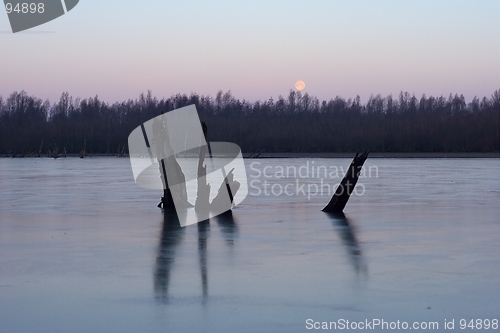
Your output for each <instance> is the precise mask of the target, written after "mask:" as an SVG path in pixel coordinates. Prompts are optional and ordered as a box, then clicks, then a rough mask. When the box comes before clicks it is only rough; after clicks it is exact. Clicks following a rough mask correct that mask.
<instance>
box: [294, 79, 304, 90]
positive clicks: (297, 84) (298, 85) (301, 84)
mask: <svg viewBox="0 0 500 333" xmlns="http://www.w3.org/2000/svg"><path fill="white" fill-rule="evenodd" d="M305 87H306V84H305V83H304V81H302V80H299V81H297V82H295V89H297V90H298V91H301V90H304V88H305Z"/></svg>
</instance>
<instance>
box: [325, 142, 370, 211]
mask: <svg viewBox="0 0 500 333" xmlns="http://www.w3.org/2000/svg"><path fill="white" fill-rule="evenodd" d="M367 158H368V152H364V153H362V154H361V155H359V153H356V156H354V159H353V160H352V162H351V165H349V168H348V169H347V172H346V174H345V176H344V179H342V181H341V182H340V184H339V186H338V187H337V190H336V191H335V194H334V195H333V197H332V199H331V200H330V202H329V203H328V205H326V207H325V208H323V211H324V212H332V213H340V212H342V211H343V210H344V207H345V205H346V204H347V201H348V200H349V197H350V196H351V193H352V192H353V191H354V186H356V183H357V181H358V177H359V174H360V172H361V168H362V167H363V164H364V163H365V161H366V159H367Z"/></svg>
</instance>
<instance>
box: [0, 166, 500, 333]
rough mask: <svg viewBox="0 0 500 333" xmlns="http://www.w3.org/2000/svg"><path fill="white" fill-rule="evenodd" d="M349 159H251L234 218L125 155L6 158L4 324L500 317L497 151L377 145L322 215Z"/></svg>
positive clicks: (211, 328)
mask: <svg viewBox="0 0 500 333" xmlns="http://www.w3.org/2000/svg"><path fill="white" fill-rule="evenodd" d="M350 161H351V159H334V158H332V159H305V158H290V159H251V160H246V165H247V177H248V181H249V187H248V191H249V194H248V196H247V198H246V199H245V200H244V201H243V202H242V203H241V204H240V205H239V206H238V207H236V208H235V209H234V210H233V213H232V216H222V217H218V218H213V219H211V220H210V221H209V223H200V224H196V225H191V226H187V227H185V228H180V227H179V226H178V225H177V224H176V223H174V222H175V221H174V222H172V219H171V217H169V216H168V214H167V216H166V217H165V216H164V213H162V212H161V211H160V210H159V209H158V208H156V204H157V203H158V201H159V198H160V196H161V193H160V192H158V191H148V190H144V189H141V188H139V187H138V186H137V185H136V184H135V183H134V180H133V177H132V171H131V167H130V162H129V160H128V159H119V158H86V159H83V160H82V159H79V158H67V159H58V160H54V159H48V158H41V159H40V158H39V159H32V158H29V159H10V158H2V159H0V189H1V192H0V332H120V333H123V332H309V331H311V330H308V328H311V325H312V326H313V327H314V322H324V321H325V322H328V323H330V322H337V321H340V320H342V319H344V320H349V322H351V324H352V322H355V323H357V324H358V323H359V322H363V323H365V322H366V321H372V320H373V319H379V320H380V321H382V320H384V321H386V322H396V321H398V320H399V321H400V322H407V323H408V324H409V325H410V326H411V325H413V324H414V323H415V322H416V323H418V324H420V325H422V326H421V327H423V325H430V324H428V323H430V322H437V323H438V324H439V327H438V329H435V330H433V331H449V330H445V329H444V328H445V327H444V325H445V322H447V323H450V322H452V320H454V325H455V329H456V330H460V329H459V328H460V320H461V319H465V320H466V322H467V324H469V322H470V320H471V319H474V320H476V319H481V320H483V321H484V320H489V321H492V322H491V323H493V320H495V319H496V320H497V323H498V320H499V319H500V279H499V276H500V242H499V238H500V219H499V216H500V159H370V158H368V160H367V161H366V163H365V166H364V170H365V174H364V176H365V177H364V178H361V179H360V180H359V182H358V187H357V189H358V194H359V195H355V196H353V197H351V199H350V201H349V203H348V204H347V207H346V209H345V217H339V216H331V215H327V214H325V213H323V212H322V211H321V209H322V208H323V207H324V206H325V205H326V204H327V203H328V201H329V199H330V196H331V193H332V191H333V189H334V187H333V185H335V184H336V183H338V182H339V181H340V179H341V177H342V174H341V172H342V170H345V169H346V168H347V167H348V165H349V163H350ZM287 167H288V169H287ZM293 167H295V170H296V171H297V172H296V174H293V170H294V168H293ZM301 167H302V169H300V168H301ZM341 167H342V169H341ZM314 168H316V169H314ZM325 170H326V171H325ZM264 171H265V173H264ZM287 171H288V172H287ZM300 171H301V172H302V173H301V174H300V173H299V172H300ZM336 171H338V178H336V177H337V176H336V174H335V172H336ZM369 171H370V172H369ZM306 172H307V173H306ZM328 185H330V186H332V189H330V195H329V194H328V192H327V190H328V188H327V186H328ZM321 189H322V190H323V193H321ZM308 319H309V320H310V321H309V322H308V321H307V320H308ZM475 322H476V321H475ZM307 323H310V324H309V325H308V324H307ZM311 323H312V324H311ZM317 325H319V324H317ZM497 327H498V326H497ZM375 328H377V330H380V329H381V327H380V326H378V327H375ZM491 328H494V327H493V326H492V327H490V329H491ZM499 330H500V329H499ZM313 331H315V330H313Z"/></svg>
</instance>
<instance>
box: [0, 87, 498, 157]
mask: <svg viewBox="0 0 500 333" xmlns="http://www.w3.org/2000/svg"><path fill="white" fill-rule="evenodd" d="M190 104H195V105H196V108H197V109H198V113H199V116H200V119H201V120H202V121H205V122H206V123H207V125H208V129H209V139H210V141H229V142H234V143H237V144H238V145H239V146H240V147H241V148H242V151H243V152H244V153H250V152H261V151H265V152H303V153H304V152H354V151H364V150H369V151H372V152H495V151H499V150H500V147H499V145H500V134H499V132H500V120H499V118H500V90H496V91H495V92H494V93H493V95H492V96H491V97H490V98H487V97H484V98H482V99H478V98H474V99H472V101H470V102H469V103H467V102H466V101H465V98H464V96H463V95H460V96H458V95H454V96H452V95H450V96H449V97H448V98H445V97H442V96H441V97H426V96H425V95H424V96H422V97H420V98H417V97H415V96H414V95H410V94H409V93H403V92H402V93H400V94H399V96H398V97H397V98H393V97H392V96H388V97H382V96H380V95H377V96H372V97H370V99H369V100H368V102H367V103H366V104H362V103H361V102H360V98H359V96H358V97H356V98H355V99H347V100H346V99H343V98H341V97H336V98H335V99H331V100H329V101H320V100H318V99H317V98H316V97H313V96H310V95H308V94H307V93H306V94H301V93H300V92H295V91H290V93H289V95H288V96H287V97H282V96H280V97H278V99H276V100H274V99H269V100H267V101H257V102H249V101H245V100H240V99H237V98H235V97H233V95H232V94H231V92H230V91H229V92H226V93H223V92H222V91H221V92H219V93H218V94H217V95H216V96H215V98H213V97H210V96H201V95H197V94H195V93H193V94H191V95H190V96H188V95H182V94H177V95H174V96H172V97H170V98H167V99H161V100H159V99H157V98H155V97H154V96H152V94H151V92H150V91H149V92H148V93H147V94H141V95H140V96H139V98H138V99H136V100H128V101H125V102H119V103H114V104H112V105H110V104H108V103H105V102H103V101H101V100H99V98H98V97H97V96H96V97H93V98H87V99H79V98H76V99H75V98H73V97H71V96H69V94H68V93H63V94H62V96H61V98H60V100H59V102H58V103H55V104H51V103H50V102H49V101H43V100H42V99H40V98H37V97H34V96H29V95H28V94H27V93H26V92H24V91H21V92H14V93H12V94H11V95H10V96H9V97H8V98H7V99H5V100H4V99H2V97H0V154H3V155H5V154H8V155H16V156H19V157H20V156H29V155H31V156H32V155H33V154H37V152H39V151H41V153H42V154H43V155H45V154H47V153H48V152H50V151H52V150H54V147H58V149H59V152H62V151H63V150H64V151H66V152H67V153H68V154H71V153H73V154H78V153H79V152H81V151H82V149H83V148H84V145H85V149H86V152H87V153H88V154H119V153H122V154H123V153H125V154H126V153H127V139H128V135H129V134H130V132H131V131H132V130H133V129H134V128H135V127H137V126H138V125H140V124H141V123H142V122H145V121H147V120H149V119H151V118H153V117H155V116H157V115H160V114H161V111H164V112H168V111H170V110H174V109H177V108H180V107H183V106H186V105H190Z"/></svg>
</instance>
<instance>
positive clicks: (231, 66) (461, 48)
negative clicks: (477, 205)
mask: <svg viewBox="0 0 500 333" xmlns="http://www.w3.org/2000/svg"><path fill="white" fill-rule="evenodd" d="M298 80H303V81H304V82H305V83H306V88H305V89H304V91H303V93H306V92H307V93H308V94H310V95H312V96H316V97H318V98H320V99H321V100H325V99H326V100H329V99H330V98H335V97H336V96H341V97H344V98H354V97H355V96H356V95H359V96H360V97H361V99H362V100H364V101H366V100H367V99H368V98H369V97H370V96H371V95H377V94H381V95H382V96H387V95H390V94H392V95H393V96H397V95H398V94H399V92H400V91H405V92H409V93H410V94H415V95H416V96H417V97H420V96H421V95H422V94H426V95H427V96H441V95H443V96H446V97H447V96H448V95H449V94H450V93H452V94H455V93H457V94H459V95H460V94H463V95H464V96H465V97H466V99H467V100H468V101H470V100H471V99H472V98H473V97H474V96H477V97H479V98H482V97H483V96H487V97H489V96H491V94H492V93H493V92H494V91H495V90H497V89H500V1H498V0H487V1H485V0H471V1H460V0H449V1H436V0H432V1H427V0H419V1H399V0H398V1H374V0H370V1H352V0H349V1H334V0H325V1H320V0H301V1H295V0H287V1H281V0H251V1H246V0H238V1H235V0H228V1H219V0H210V1H209V0H199V1H198V0H184V1H166V0H146V1H138V0H80V2H79V3H78V5H77V6H76V7H75V8H74V9H73V10H71V11H70V12H68V13H67V14H65V15H64V16H61V17H59V18H57V19H55V20H53V21H51V22H48V23H46V24H43V25H40V26H38V27H34V28H32V29H30V30H27V31H25V32H19V33H16V34H13V33H12V31H11V28H10V24H9V20H8V17H7V13H6V11H5V9H3V8H0V96H2V97H3V98H4V99H5V98H6V97H8V95H10V94H11V93H12V92H13V91H21V90H25V91H26V92H27V93H28V94H29V95H34V96H37V97H40V98H42V99H50V101H51V102H56V101H57V100H59V97H60V96H61V93H62V92H65V91H67V92H68V93H69V94H70V95H72V96H74V97H80V98H87V97H93V96H96V95H98V96H99V98H100V99H102V100H104V101H106V102H109V103H113V102H116V101H123V100H128V99H136V98H137V97H138V96H139V94H140V93H142V92H147V91H148V90H151V91H152V93H153V95H154V96H156V97H158V98H163V97H170V96H171V95H173V94H176V93H185V94H190V93H191V92H196V93H199V94H203V95H212V96H215V94H216V93H217V91H219V90H222V91H228V90H231V92H232V94H233V95H234V96H235V97H236V98H239V99H246V100H250V101H256V100H267V99H269V98H271V97H272V98H274V99H276V98H277V97H278V96H279V95H283V96H286V95H288V93H289V91H290V90H291V89H294V84H295V82H296V81H298Z"/></svg>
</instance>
